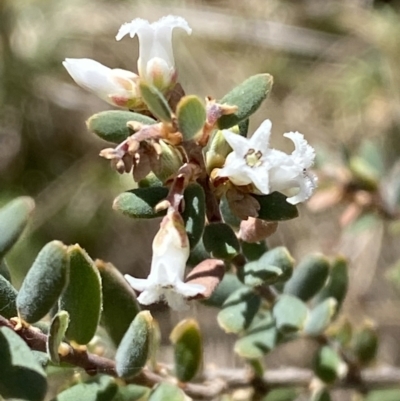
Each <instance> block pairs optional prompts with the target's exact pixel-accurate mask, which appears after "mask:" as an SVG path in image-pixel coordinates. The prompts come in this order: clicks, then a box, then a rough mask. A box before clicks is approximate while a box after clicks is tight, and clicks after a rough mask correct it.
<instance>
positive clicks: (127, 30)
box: [115, 18, 151, 40]
mask: <svg viewBox="0 0 400 401" xmlns="http://www.w3.org/2000/svg"><path fill="white" fill-rule="evenodd" d="M150 26H151V25H150V23H149V21H147V20H145V19H143V18H135V19H134V20H132V21H131V22H125V23H124V24H122V25H121V27H120V28H119V31H118V33H117V35H116V36H115V39H116V40H121V39H122V38H123V37H124V36H126V35H128V34H129V36H130V37H131V38H133V37H134V36H135V35H136V34H137V33H138V31H139V30H141V29H146V28H150Z"/></svg>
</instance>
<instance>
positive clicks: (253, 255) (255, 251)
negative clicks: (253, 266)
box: [241, 241, 268, 262]
mask: <svg viewBox="0 0 400 401" xmlns="http://www.w3.org/2000/svg"><path fill="white" fill-rule="evenodd" d="M241 245H242V252H243V254H244V256H245V257H246V259H247V260H248V261H249V262H252V261H254V260H258V259H260V258H261V256H262V255H264V253H266V252H267V251H268V249H267V244H266V243H265V241H261V242H253V243H250V242H245V241H241Z"/></svg>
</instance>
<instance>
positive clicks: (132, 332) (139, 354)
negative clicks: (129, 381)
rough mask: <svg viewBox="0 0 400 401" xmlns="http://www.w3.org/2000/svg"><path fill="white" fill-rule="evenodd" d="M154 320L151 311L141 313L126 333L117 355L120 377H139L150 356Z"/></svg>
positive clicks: (116, 361)
mask: <svg viewBox="0 0 400 401" xmlns="http://www.w3.org/2000/svg"><path fill="white" fill-rule="evenodd" d="M152 332H153V318H152V316H151V314H150V312H149V311H142V312H139V313H138V314H137V315H136V317H135V319H134V320H133V321H132V323H131V325H130V326H129V328H128V331H127V332H126V333H125V335H124V337H123V338H122V341H121V343H120V345H119V347H118V349H117V353H116V355H115V364H116V366H115V368H116V371H117V374H118V376H120V377H123V378H129V377H132V376H135V375H137V374H138V373H139V372H140V371H141V370H142V369H143V367H144V365H145V364H146V362H147V359H148V358H149V356H150V344H151V340H152Z"/></svg>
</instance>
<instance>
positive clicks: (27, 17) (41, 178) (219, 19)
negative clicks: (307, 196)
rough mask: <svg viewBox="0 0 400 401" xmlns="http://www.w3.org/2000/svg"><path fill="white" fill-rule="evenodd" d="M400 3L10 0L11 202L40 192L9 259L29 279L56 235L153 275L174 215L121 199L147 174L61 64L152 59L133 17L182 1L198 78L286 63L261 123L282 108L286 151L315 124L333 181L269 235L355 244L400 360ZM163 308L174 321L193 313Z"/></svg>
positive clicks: (309, 247)
mask: <svg viewBox="0 0 400 401" xmlns="http://www.w3.org/2000/svg"><path fill="white" fill-rule="evenodd" d="M399 9H400V6H399V2H397V1H373V0H341V1H340V0H325V1H320V0H293V1H288V0H268V1H267V0H247V1H245V2H239V1H234V0H208V1H206V0H188V1H180V0H176V1H159V2H157V1H134V0H126V1H122V0H120V1H115V0H114V1H111V0H102V1H99V0H97V1H95V0H69V1H65V0H64V1H63V0H52V1H49V0H2V1H0V40H1V42H0V56H1V57H0V188H1V191H0V204H4V203H6V202H7V201H8V200H10V199H11V198H13V197H15V196H18V195H30V196H32V197H34V198H35V200H36V203H37V209H36V212H35V215H34V219H33V223H32V224H31V226H30V227H29V230H28V231H27V232H26V234H25V238H24V239H23V240H22V241H20V243H19V244H18V246H17V247H16V248H14V249H13V252H12V255H11V258H10V259H9V264H10V265H11V266H12V267H13V274H14V277H13V278H14V281H15V282H16V283H17V285H18V283H19V282H20V281H21V277H23V276H24V274H25V272H26V271H27V269H28V268H29V266H30V264H31V263H32V261H33V259H34V257H35V255H36V253H37V252H38V251H39V249H40V248H41V247H42V246H43V245H44V244H45V243H46V242H48V241H50V240H53V239H59V240H61V241H63V242H65V243H67V244H73V243H79V244H80V245H81V246H82V247H84V248H85V249H86V250H87V251H88V252H89V254H90V255H91V256H92V257H93V258H101V259H104V260H107V261H111V262H112V263H114V264H115V265H116V266H117V267H118V268H119V269H120V270H122V271H123V272H130V273H133V274H135V275H137V276H145V275H146V274H147V271H148V269H149V265H150V257H151V241H152V238H153V236H154V234H155V232H156V231H157V229H158V222H153V223H152V224H148V222H136V221H135V222H134V221H131V220H129V219H128V218H127V217H124V216H120V215H119V214H117V213H116V212H114V211H113V210H112V209H111V205H112V201H113V199H114V197H116V196H117V195H118V194H119V193H121V192H123V191H125V190H128V189H130V188H132V187H133V181H132V177H131V176H130V175H124V176H119V175H118V174H116V173H115V172H114V171H112V170H111V169H110V167H109V165H108V163H107V161H105V160H104V159H101V158H99V157H98V153H99V151H100V150H101V149H102V148H104V147H107V144H106V143H105V142H102V141H101V140H100V139H98V138H96V137H94V136H93V135H91V134H89V133H88V132H87V130H86V126H85V121H86V120H87V119H88V118H89V117H90V116H91V115H92V114H93V113H95V112H98V111H101V110H106V109H109V108H110V106H108V105H107V104H106V103H104V102H103V101H101V100H99V99H98V98H96V97H95V96H94V95H91V94H89V93H87V92H85V91H84V90H82V89H81V88H79V87H78V86H77V85H75V83H74V82H73V81H72V79H71V78H70V77H69V75H68V74H67V72H66V71H65V70H64V68H63V67H62V64H61V63H62V61H63V60H64V59H65V58H66V57H72V58H93V59H95V60H97V61H99V62H101V63H103V64H105V65H107V66H109V67H111V68H124V69H127V70H132V71H135V72H136V60H137V54H138V43H137V39H134V40H132V39H128V38H125V39H124V40H122V41H121V42H116V41H115V34H116V33H117V31H118V29H119V27H120V25H121V24H122V23H124V22H127V21H130V20H131V19H133V18H136V17H142V18H145V19H149V20H151V21H154V20H156V19H158V18H159V17H161V16H163V15H167V14H177V15H181V16H183V17H184V18H185V19H187V21H188V22H189V24H190V26H191V27H192V28H193V34H192V36H187V35H186V34H184V33H183V32H179V31H178V30H177V32H175V35H174V36H175V38H174V50H175V59H176V64H177V66H178V69H179V76H180V79H179V80H180V82H181V84H182V86H183V87H184V89H185V91H186V93H188V94H191V93H193V94H197V95H199V96H201V97H204V96H207V95H210V96H213V97H216V98H220V97H222V96H223V95H224V94H225V93H226V92H227V91H228V90H230V89H231V88H232V87H234V86H235V85H236V84H238V83H240V82H241V81H243V80H244V79H245V78H247V77H248V76H250V75H253V74H257V73H261V72H268V73H270V74H272V75H273V76H274V82H275V83H274V87H273V91H272V94H271V95H270V97H269V99H268V100H267V101H266V102H265V103H264V104H263V105H262V107H261V109H260V110H259V111H258V112H257V113H256V115H255V116H254V118H253V120H252V121H251V128H250V132H253V131H254V130H255V129H256V128H257V126H258V125H259V124H260V122H261V121H262V120H264V119H266V118H269V119H271V120H272V122H273V130H272V144H273V146H274V147H277V148H280V149H284V150H286V151H291V148H290V141H285V140H284V138H283V137H282V134H283V133H284V132H289V131H299V132H301V133H303V134H304V135H305V137H306V139H307V140H308V141H309V143H310V144H312V145H313V146H314V147H315V148H316V149H317V155H318V162H317V164H316V166H315V167H316V172H317V174H318V175H319V180H320V181H319V182H320V184H319V190H318V192H317V195H316V198H315V199H314V200H313V201H312V202H310V203H309V205H308V206H307V205H301V206H300V218H298V219H297V220H295V221H290V222H288V223H282V224H280V227H279V229H278V231H277V233H276V234H274V235H273V236H272V237H271V238H270V239H269V240H268V243H269V245H270V246H275V245H285V246H287V247H288V249H289V250H290V252H291V253H292V254H293V255H294V256H295V258H296V259H297V260H299V259H301V257H303V256H304V255H305V254H307V253H309V252H323V253H325V254H327V255H329V256H334V255H336V254H338V253H341V254H344V255H346V256H347V257H349V259H350V261H351V272H350V274H351V285H350V292H349V295H348V297H347V300H346V302H345V305H344V308H345V311H346V315H347V316H348V317H349V319H351V320H352V321H353V322H354V323H355V324H361V323H362V322H363V321H365V319H371V320H372V321H373V322H375V324H376V325H377V326H378V327H379V334H380V338H381V341H382V342H381V347H380V351H379V357H380V360H381V361H383V362H385V363H391V364H397V365H398V364H399V362H400V346H399V341H398V338H399V335H400V312H399V311H400V298H399V294H398V288H400V268H399V267H397V261H398V259H399V258H400V249H399V246H398V242H399V236H398V235H399V234H400V225H399V223H398V211H397V207H398V203H399V202H398V200H399V198H400V197H399V195H398V193H399V188H400V184H399V180H400V168H399V164H398V160H399V158H400V137H399V135H400V15H399V12H400V11H399ZM0 229H1V227H0ZM199 308H202V307H201V306H196V307H195V308H194V309H192V310H191V311H190V314H192V315H193V314H194V315H195V316H200V315H201V318H200V321H201V325H202V328H203V332H204V333H205V337H206V340H207V339H211V338H212V339H213V341H211V340H209V342H208V346H207V348H206V353H207V354H208V359H206V362H208V363H209V362H215V361H218V364H219V365H220V366H235V364H236V363H237V361H236V360H235V358H234V356H233V355H232V352H231V344H230V343H229V342H226V341H225V340H224V339H225V338H226V336H225V334H222V332H221V331H220V330H219V329H218V328H217V327H216V322H215V313H214V312H213V311H212V310H210V309H206V308H202V309H199ZM159 314H160V316H162V318H164V317H165V316H166V320H168V321H171V322H172V323H171V324H173V323H176V322H177V321H178V320H179V319H180V318H182V317H183V316H184V315H181V314H178V315H177V314H169V311H168V310H167V309H162V310H161V312H159ZM168 327H170V326H168ZM168 327H167V328H165V329H164V330H165V333H166V335H167V334H168V330H169V328H168ZM217 332H218V333H221V336H220V337H221V340H219V335H218V334H215V333H217ZM295 346H296V345H295ZM297 346H299V345H297ZM304 349H305V350H307V347H305V348H304ZM298 362H299V361H297V360H296V358H295V356H293V352H291V351H290V350H287V353H286V359H284V362H282V359H281V357H279V358H276V357H275V356H274V355H272V356H271V357H269V359H268V363H269V366H277V365H281V364H287V365H290V364H297V363H298ZM302 363H303V364H304V363H307V362H304V360H303V361H302Z"/></svg>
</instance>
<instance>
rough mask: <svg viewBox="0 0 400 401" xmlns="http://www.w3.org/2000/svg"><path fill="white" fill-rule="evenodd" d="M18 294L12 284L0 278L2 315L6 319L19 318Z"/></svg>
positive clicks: (0, 307) (0, 310) (0, 308)
mask: <svg viewBox="0 0 400 401" xmlns="http://www.w3.org/2000/svg"><path fill="white" fill-rule="evenodd" d="M17 294H18V293H17V290H16V289H15V288H14V287H13V286H12V284H11V283H10V282H9V281H8V280H7V279H5V278H4V277H3V276H0V315H1V316H3V317H5V318H6V319H11V318H12V317H15V316H17V304H16V300H17Z"/></svg>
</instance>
